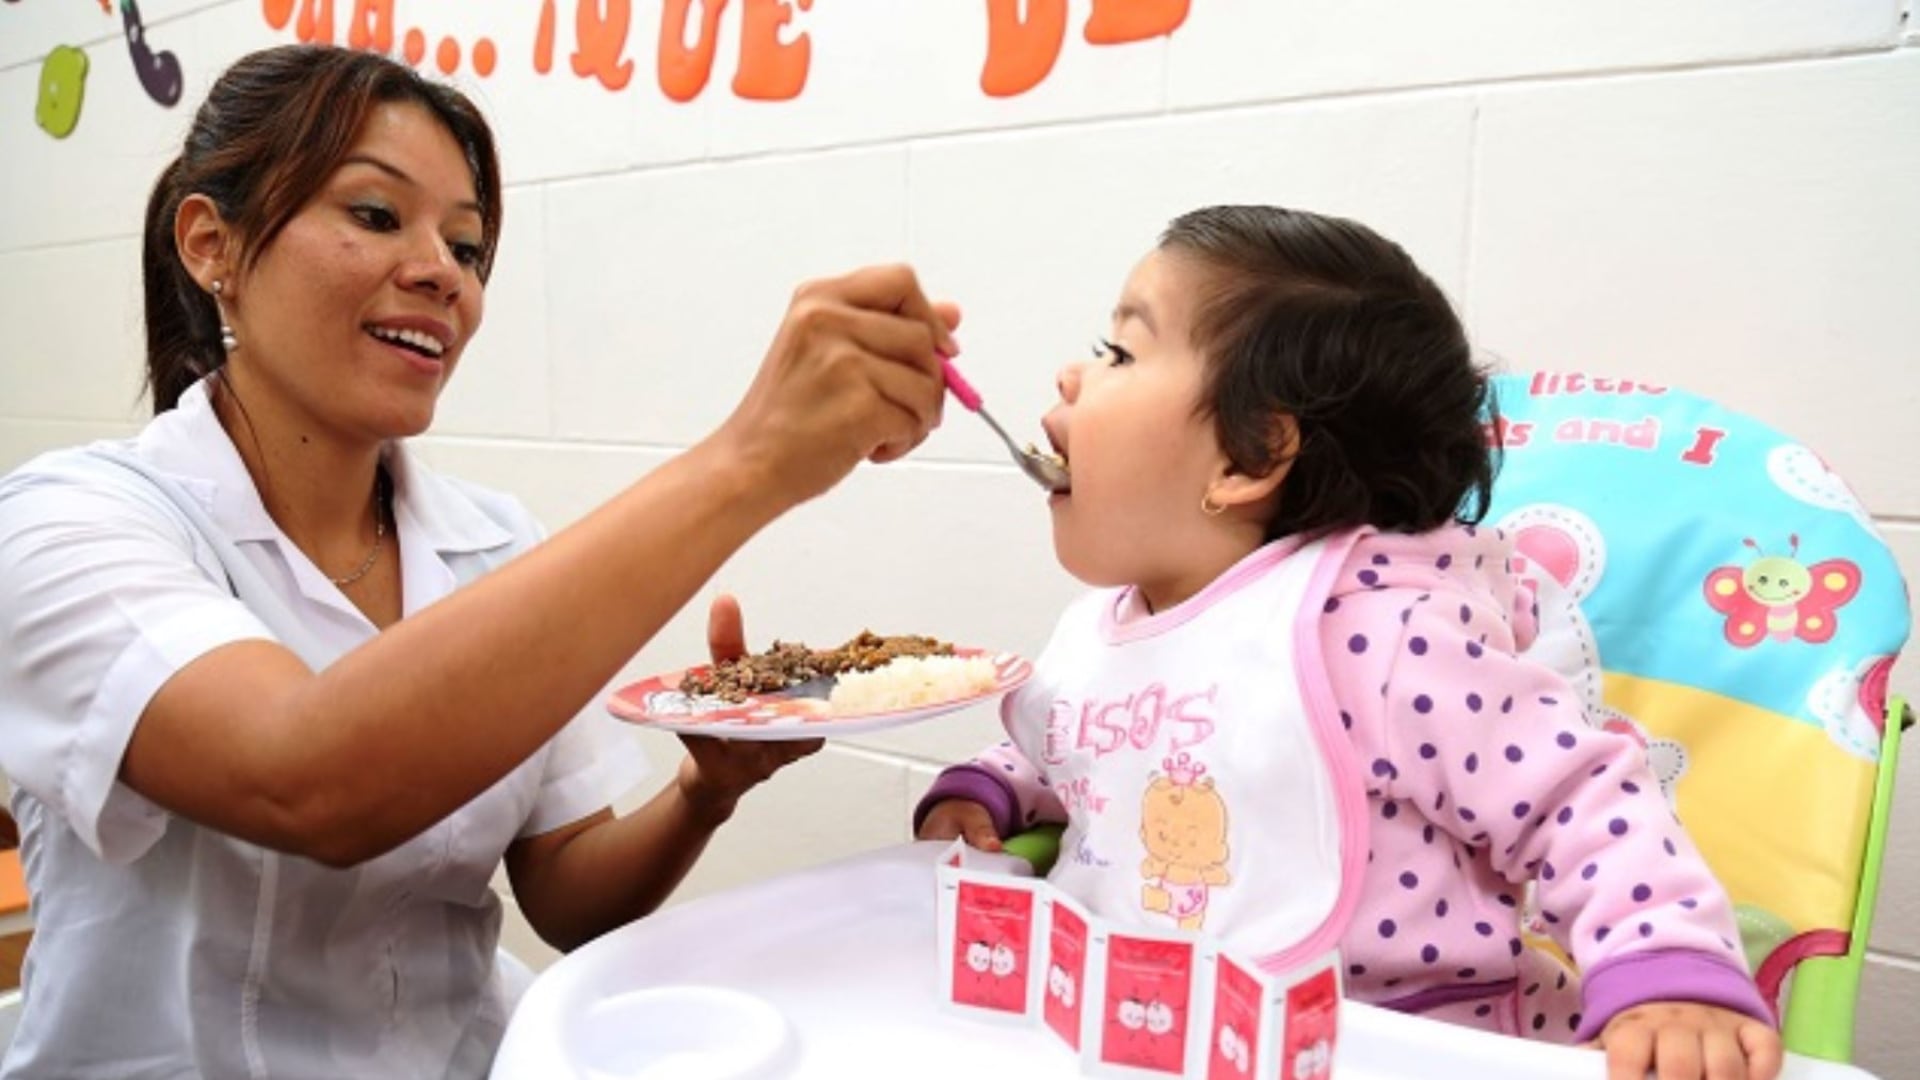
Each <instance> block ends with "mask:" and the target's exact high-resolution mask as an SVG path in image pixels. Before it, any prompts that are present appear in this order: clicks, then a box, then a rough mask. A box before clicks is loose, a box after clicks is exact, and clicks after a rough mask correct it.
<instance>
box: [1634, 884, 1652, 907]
mask: <svg viewBox="0 0 1920 1080" xmlns="http://www.w3.org/2000/svg"><path fill="white" fill-rule="evenodd" d="M1633 898H1634V899H1635V900H1637V901H1639V902H1640V903H1642V904H1644V903H1646V902H1647V901H1648V900H1651V899H1653V889H1652V888H1650V887H1648V886H1646V885H1635V886H1634V887H1633Z"/></svg>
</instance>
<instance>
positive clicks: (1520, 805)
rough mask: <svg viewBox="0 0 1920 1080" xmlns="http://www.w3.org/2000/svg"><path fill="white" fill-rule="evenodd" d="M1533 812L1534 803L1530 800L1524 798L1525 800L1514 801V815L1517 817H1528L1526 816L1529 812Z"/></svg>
mask: <svg viewBox="0 0 1920 1080" xmlns="http://www.w3.org/2000/svg"><path fill="white" fill-rule="evenodd" d="M1531 813H1533V804H1532V803H1530V802H1527V801H1525V800H1524V799H1523V800H1521V801H1520V802H1517V803H1514V804H1513V816H1514V817H1517V818H1523V817H1526V816H1527V815H1528V814H1531Z"/></svg>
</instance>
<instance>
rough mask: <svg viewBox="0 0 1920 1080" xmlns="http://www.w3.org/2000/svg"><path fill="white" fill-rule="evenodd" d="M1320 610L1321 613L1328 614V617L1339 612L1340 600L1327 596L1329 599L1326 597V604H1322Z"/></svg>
mask: <svg viewBox="0 0 1920 1080" xmlns="http://www.w3.org/2000/svg"><path fill="white" fill-rule="evenodd" d="M1320 610H1322V611H1324V612H1326V613H1327V614H1329V615H1331V614H1333V613H1334V612H1336V611H1339V610H1340V598H1339V597H1337V596H1329V597H1327V602H1326V603H1325V604H1323V605H1321V608H1320Z"/></svg>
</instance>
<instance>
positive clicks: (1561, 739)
mask: <svg viewBox="0 0 1920 1080" xmlns="http://www.w3.org/2000/svg"><path fill="white" fill-rule="evenodd" d="M1553 741H1554V742H1555V743H1556V744H1557V745H1558V746H1559V747H1560V749H1562V750H1571V749H1573V746H1574V744H1575V743H1577V742H1579V741H1580V740H1578V739H1576V738H1574V737H1573V732H1571V731H1563V732H1561V733H1560V734H1558V735H1555V736H1554V737H1553Z"/></svg>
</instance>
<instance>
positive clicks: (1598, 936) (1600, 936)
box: [1593, 926, 1613, 941]
mask: <svg viewBox="0 0 1920 1080" xmlns="http://www.w3.org/2000/svg"><path fill="white" fill-rule="evenodd" d="M1611 933H1613V927H1611V926H1603V927H1601V928H1600V929H1598V930H1595V931H1594V932H1593V940H1595V941H1605V940H1607V935H1608V934H1611Z"/></svg>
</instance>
